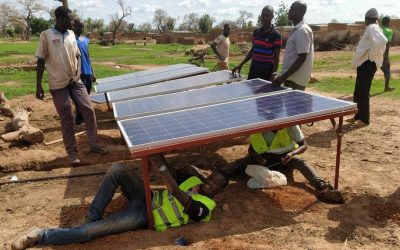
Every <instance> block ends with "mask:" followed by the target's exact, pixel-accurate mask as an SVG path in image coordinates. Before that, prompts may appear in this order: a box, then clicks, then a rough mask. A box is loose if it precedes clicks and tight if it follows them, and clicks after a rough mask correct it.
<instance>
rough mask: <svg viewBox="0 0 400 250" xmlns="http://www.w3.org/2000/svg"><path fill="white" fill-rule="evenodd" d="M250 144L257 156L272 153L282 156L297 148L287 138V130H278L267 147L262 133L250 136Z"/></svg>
mask: <svg viewBox="0 0 400 250" xmlns="http://www.w3.org/2000/svg"><path fill="white" fill-rule="evenodd" d="M250 144H251V146H252V148H253V149H254V151H256V153H257V154H263V153H266V152H268V153H274V154H282V153H286V152H289V151H292V150H294V149H295V148H297V147H298V145H297V143H295V142H294V141H293V140H292V139H291V138H290V136H289V134H288V132H287V129H286V128H284V129H281V130H279V131H278V132H277V133H276V134H275V136H274V138H273V139H272V142H271V145H270V146H269V147H268V145H267V142H266V141H265V138H264V134H263V133H257V134H252V135H250Z"/></svg>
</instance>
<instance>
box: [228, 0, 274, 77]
mask: <svg viewBox="0 0 400 250" xmlns="http://www.w3.org/2000/svg"><path fill="white" fill-rule="evenodd" d="M273 18H274V8H273V7H272V6H270V5H267V6H265V7H264V8H263V9H262V12H261V23H262V26H261V27H260V28H258V29H256V30H255V31H254V32H253V45H252V47H251V50H250V51H249V53H247V55H246V57H245V58H244V59H243V61H242V62H241V63H240V64H239V65H238V66H236V67H235V68H233V69H232V73H233V74H234V73H235V72H236V71H238V72H240V70H241V69H242V67H243V65H244V64H246V63H247V62H248V61H249V60H250V59H251V65H250V70H249V76H248V78H247V79H254V78H261V79H264V80H267V81H273V80H274V78H275V76H276V71H277V70H278V67H279V56H280V52H281V48H282V37H281V34H280V33H279V31H277V30H276V29H275V27H274V25H273V24H272V23H271V21H272V19H273Z"/></svg>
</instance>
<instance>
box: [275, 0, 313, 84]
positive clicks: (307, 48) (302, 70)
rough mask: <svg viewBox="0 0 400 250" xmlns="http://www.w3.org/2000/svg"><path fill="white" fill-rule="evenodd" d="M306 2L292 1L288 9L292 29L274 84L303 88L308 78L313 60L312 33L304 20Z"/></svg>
mask: <svg viewBox="0 0 400 250" xmlns="http://www.w3.org/2000/svg"><path fill="white" fill-rule="evenodd" d="M306 12H307V4H306V3H305V2H304V1H296V2H294V3H293V4H292V5H291V6H290V9H289V19H290V20H291V21H292V22H293V25H294V29H293V31H292V33H290V36H289V38H288V39H287V42H286V48H285V57H284V59H283V64H282V72H281V74H280V76H278V77H276V78H275V80H274V82H273V83H274V84H275V85H280V84H282V83H284V85H285V86H286V87H290V88H293V89H298V90H305V88H306V85H307V83H308V82H309V80H310V76H311V71H312V64H313V60H314V35H313V32H312V30H311V28H310V26H308V24H306V22H305V21H304V15H305V14H306Z"/></svg>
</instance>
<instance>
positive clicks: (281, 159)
mask: <svg viewBox="0 0 400 250" xmlns="http://www.w3.org/2000/svg"><path fill="white" fill-rule="evenodd" d="M306 150H307V144H306V142H305V140H304V135H303V133H302V132H301V130H300V127H299V126H292V127H288V128H284V129H281V130H272V131H267V132H264V133H257V134H252V135H251V136H250V146H249V150H248V155H247V156H246V157H245V158H243V159H240V160H238V161H236V162H235V163H233V164H229V165H227V166H224V167H222V168H220V169H219V171H221V172H222V173H224V174H226V175H228V176H233V175H236V174H238V173H243V172H244V171H245V169H246V167H247V165H250V164H256V165H262V166H266V167H269V169H270V170H275V171H279V172H282V173H283V174H285V175H286V177H287V178H288V179H289V180H293V170H294V169H297V170H299V171H300V172H301V173H302V174H303V176H304V177H305V178H306V179H307V180H308V181H309V182H310V184H311V185H312V186H313V187H314V188H315V190H316V197H317V199H318V200H320V201H322V202H326V203H333V204H340V203H343V202H344V201H343V197H342V194H341V193H340V191H339V190H337V189H334V188H333V187H332V186H331V185H330V184H329V183H327V182H326V181H324V180H323V179H321V178H320V177H319V176H318V175H317V173H316V171H315V170H314V169H313V167H312V166H310V165H309V164H308V163H307V162H306V161H304V160H303V159H300V158H298V157H296V155H299V154H301V153H304V152H305V151H306Z"/></svg>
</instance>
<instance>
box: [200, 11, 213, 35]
mask: <svg viewBox="0 0 400 250" xmlns="http://www.w3.org/2000/svg"><path fill="white" fill-rule="evenodd" d="M214 22H215V19H214V18H213V17H211V16H210V15H208V14H204V15H202V16H201V17H200V19H199V29H200V31H201V32H202V33H208V32H210V30H211V29H212V25H213V23H214Z"/></svg>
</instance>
